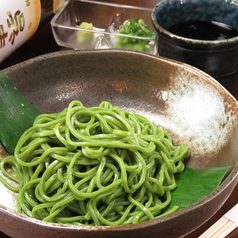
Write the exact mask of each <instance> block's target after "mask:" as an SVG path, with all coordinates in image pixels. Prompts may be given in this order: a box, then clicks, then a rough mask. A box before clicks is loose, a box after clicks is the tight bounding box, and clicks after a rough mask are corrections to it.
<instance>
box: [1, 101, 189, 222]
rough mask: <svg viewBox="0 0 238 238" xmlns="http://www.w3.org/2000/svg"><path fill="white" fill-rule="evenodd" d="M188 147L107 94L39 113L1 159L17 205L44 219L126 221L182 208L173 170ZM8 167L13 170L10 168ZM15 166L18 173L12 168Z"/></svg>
mask: <svg viewBox="0 0 238 238" xmlns="http://www.w3.org/2000/svg"><path fill="white" fill-rule="evenodd" d="M189 155H190V153H189V151H188V149H187V147H186V145H184V144H183V143H181V144H180V145H179V146H174V145H173V144H172V139H171V136H170V135H169V134H168V133H167V132H166V131H164V130H163V129H162V128H161V126H155V125H154V124H153V123H151V122H150V121H148V120H147V119H146V118H144V117H142V116H140V115H137V114H135V113H132V112H129V111H125V110H121V109H120V108H119V107H116V106H112V105H111V104H110V103H109V102H102V103H101V104H100V105H99V106H97V107H91V108H86V107H85V106H83V104H82V103H81V102H79V101H72V102H71V103H70V104H69V106H68V108H66V109H64V110H63V111H61V112H59V113H53V114H42V115H39V116H38V117H37V118H36V120H35V122H34V124H33V126H32V127H31V128H29V129H28V130H27V131H25V133H24V134H23V135H22V137H21V138H20V140H19V142H18V144H17V146H16V148H15V153H14V156H8V157H6V158H5V159H3V160H2V162H1V171H2V173H3V174H4V176H6V177H8V180H9V179H10V180H12V181H14V182H15V183H16V184H17V186H13V185H10V183H9V182H6V178H5V179H3V178H1V181H2V182H3V183H4V185H5V186H7V187H8V189H10V190H12V191H14V192H16V193H17V194H16V201H17V211H18V212H20V213H25V214H27V215H28V216H30V217H33V218H36V219H40V220H43V221H49V222H56V223H63V224H75V225H90V226H105V225H109V226H114V225H128V224H134V223H138V222H142V221H146V220H150V219H153V218H156V217H160V216H163V215H166V214H169V213H171V212H174V211H175V210H177V209H178V207H177V206H174V207H173V208H172V209H169V210H168V211H166V212H165V209H166V207H168V205H169V204H170V203H171V192H172V191H173V190H174V189H175V188H176V181H175V176H174V175H175V174H176V173H181V172H183V170H184V167H185V166H184V162H183V161H184V159H185V158H188V157H189ZM9 167H10V168H11V169H12V170H13V173H12V172H9ZM12 174H14V175H12Z"/></svg>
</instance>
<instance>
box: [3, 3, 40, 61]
mask: <svg viewBox="0 0 238 238" xmlns="http://www.w3.org/2000/svg"><path fill="white" fill-rule="evenodd" d="M40 19H41V3H40V0H17V1H16V0H1V9H0V62H1V61H2V60H3V59H5V58H6V57H7V56H8V55H9V54H10V53H11V52H13V51H15V50H16V49H17V48H18V47H19V46H20V45H22V44H23V43H24V42H25V41H27V40H28V39H29V38H30V37H31V36H32V35H33V34H34V33H35V31H36V30H37V28H38V26H39V23H40Z"/></svg>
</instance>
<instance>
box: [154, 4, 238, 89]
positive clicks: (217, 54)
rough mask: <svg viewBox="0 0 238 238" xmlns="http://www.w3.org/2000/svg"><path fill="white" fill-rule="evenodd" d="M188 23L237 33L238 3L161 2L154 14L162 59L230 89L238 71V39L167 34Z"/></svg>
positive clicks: (157, 42)
mask: <svg viewBox="0 0 238 238" xmlns="http://www.w3.org/2000/svg"><path fill="white" fill-rule="evenodd" d="M188 21H217V22H221V23H225V24H227V25H228V26H231V27H232V28H234V29H236V30H238V2H237V1H232V0H228V1H227V0H212V1H207V0H183V1H180V0H162V1H161V2H159V3H158V4H157V5H156V7H155V8H154V9H153V12H152V23H153V26H154V29H155V31H156V32H157V40H156V44H157V50H158V53H159V55H161V56H164V57H168V58H170V59H174V60H178V61H181V62H184V63H187V64H190V65H193V66H195V67H197V68H199V69H201V70H203V71H205V72H206V73H208V74H210V75H212V76H213V77H214V78H216V79H217V80H218V81H219V82H220V83H222V84H223V85H228V84H229V83H230V82H231V78H232V74H233V73H235V72H236V71H237V70H238V37H233V38H230V39H224V40H214V41H207V40H194V39H190V38H185V37H181V36H178V35H175V34H172V33H171V32H169V31H168V29H169V28H170V27H171V26H173V25H176V24H178V23H181V22H188Z"/></svg>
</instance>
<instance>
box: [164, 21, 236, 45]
mask: <svg viewBox="0 0 238 238" xmlns="http://www.w3.org/2000/svg"><path fill="white" fill-rule="evenodd" d="M168 31H170V32H172V33H173V34H175V35H179V36H182V37H186V38H190V39H198V40H225V39H229V38H232V37H235V36H238V31H237V30H235V29H233V28H231V27H230V26H228V25H226V24H223V23H219V22H214V21H191V22H182V23H179V24H177V25H174V26H172V27H170V28H169V29H168Z"/></svg>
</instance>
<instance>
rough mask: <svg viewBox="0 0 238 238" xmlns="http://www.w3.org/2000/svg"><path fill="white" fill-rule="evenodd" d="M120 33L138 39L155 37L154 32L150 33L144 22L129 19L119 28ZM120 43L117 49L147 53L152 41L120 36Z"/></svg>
mask: <svg viewBox="0 0 238 238" xmlns="http://www.w3.org/2000/svg"><path fill="white" fill-rule="evenodd" d="M118 33H120V34H125V35H129V36H138V37H153V36H154V31H150V30H149V29H148V27H147V25H146V24H145V22H144V20H142V19H139V20H134V19H128V20H126V21H125V22H124V23H123V24H122V25H121V26H119V30H118ZM117 38H118V43H117V45H116V48H123V49H130V50H137V51H143V52H147V51H148V49H149V47H150V46H149V43H150V40H147V39H139V38H136V37H125V36H118V37H117Z"/></svg>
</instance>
